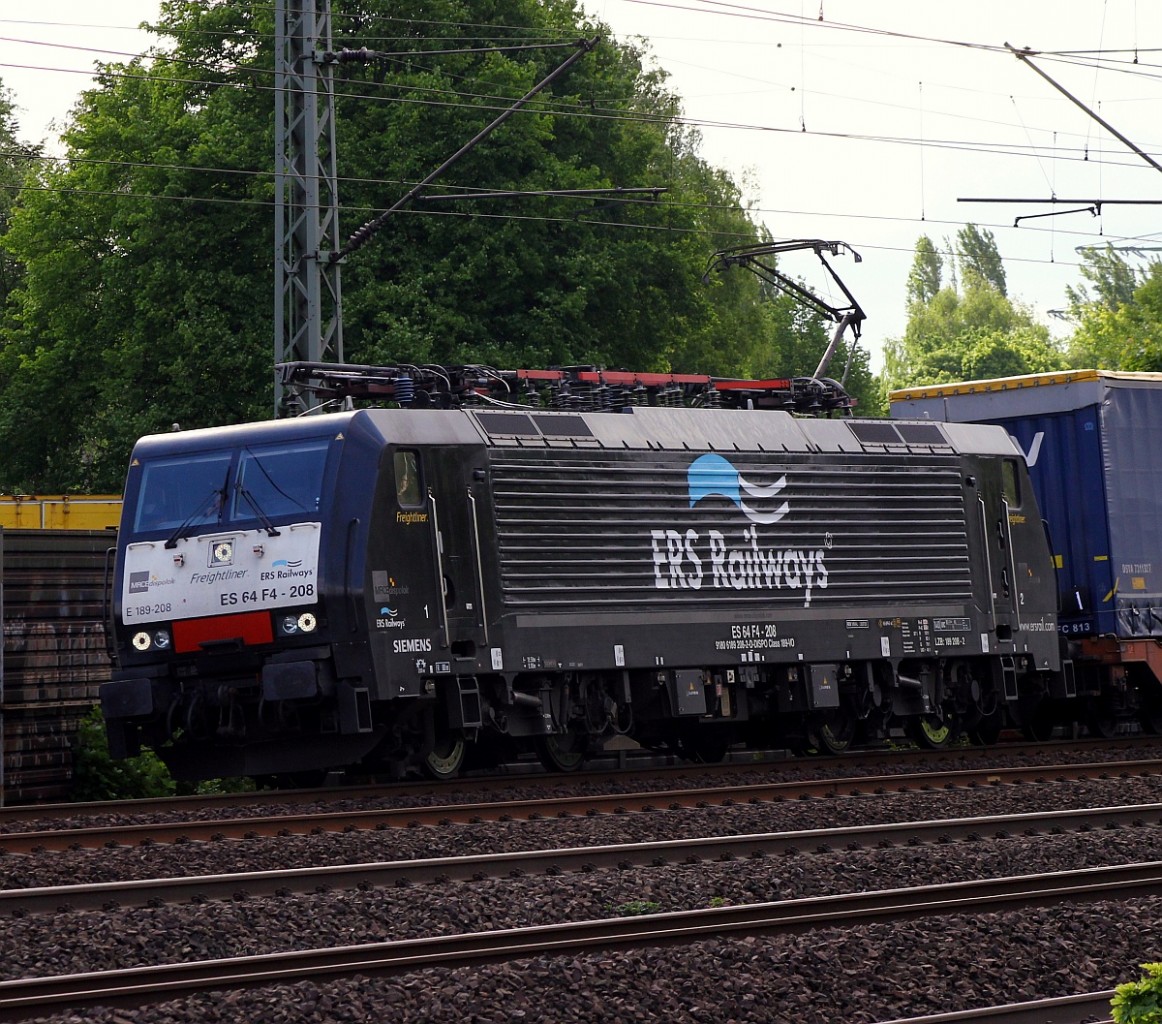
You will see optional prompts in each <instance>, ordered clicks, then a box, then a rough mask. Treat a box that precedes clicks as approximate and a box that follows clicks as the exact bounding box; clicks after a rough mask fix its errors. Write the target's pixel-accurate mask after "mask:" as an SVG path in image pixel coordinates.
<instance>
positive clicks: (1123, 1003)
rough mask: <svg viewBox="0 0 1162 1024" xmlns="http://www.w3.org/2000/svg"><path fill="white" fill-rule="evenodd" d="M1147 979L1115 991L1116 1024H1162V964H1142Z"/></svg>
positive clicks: (1114, 1009) (1114, 1013)
mask: <svg viewBox="0 0 1162 1024" xmlns="http://www.w3.org/2000/svg"><path fill="white" fill-rule="evenodd" d="M1142 970H1143V971H1144V972H1145V977H1143V978H1142V979H1141V980H1140V981H1129V982H1126V983H1125V984H1124V985H1119V986H1118V987H1117V989H1116V990H1115V991H1114V998H1113V1001H1112V1002H1111V1004H1110V1006H1111V1009H1112V1011H1113V1018H1114V1021H1115V1024H1162V964H1153V963H1151V964H1142Z"/></svg>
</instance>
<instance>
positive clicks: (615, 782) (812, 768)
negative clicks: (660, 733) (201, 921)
mask: <svg viewBox="0 0 1162 1024" xmlns="http://www.w3.org/2000/svg"><path fill="white" fill-rule="evenodd" d="M623 753H628V754H629V755H631V756H626V757H622V758H616V757H608V756H607V757H605V758H601V759H598V760H597V761H595V762H594V764H593V766H592V767H591V768H588V769H585V770H583V771H579V772H573V773H570V774H568V775H560V774H549V773H546V772H544V771H543V770H542V769H541V768H540V767H539V765H533V764H525V763H514V764H511V765H506V766H503V767H502V768H501V769H500V770H498V771H497V772H494V773H489V774H482V775H466V776H463V777H461V778H458V779H455V780H451V781H447V782H438V783H437V782H431V781H427V780H411V781H405V782H358V783H344V782H342V781H338V782H336V783H335V784H332V785H324V786H318V787H312V788H307V789H263V790H252V791H245V792H229V793H206V794H197V795H187V796H170V797H163V798H159V799H134V800H103V801H90V802H86V803H81V804H78V803H45V802H39V803H37V804H10V805H5V806H0V831H3V830H14V831H15V830H20V828H21V826H22V825H23V824H25V823H27V822H37V823H45V822H51V821H65V822H68V821H72V820H76V819H78V818H82V817H97V816H114V815H117V816H125V817H127V818H133V817H156V816H173V815H175V814H181V813H185V812H194V813H202V814H212V813H215V812H217V811H223V810H228V809H231V808H234V809H239V810H246V809H249V808H253V807H259V808H266V807H272V806H280V805H281V806H287V807H292V808H293V807H301V806H303V805H305V804H313V803H323V802H328V803H338V802H342V801H348V800H350V801H371V800H392V801H407V800H415V801H432V802H441V803H443V802H453V801H455V800H463V798H464V797H466V796H475V797H479V802H481V803H483V802H485V801H486V800H488V799H489V798H495V799H504V794H506V793H508V792H510V791H511V790H512V788H513V787H514V786H519V787H520V789H521V790H522V791H528V790H544V791H546V792H549V793H555V792H556V791H558V790H559V789H560V788H561V787H562V786H567V787H568V788H569V789H572V790H577V789H584V788H597V787H605V788H608V789H611V790H612V789H614V788H619V787H620V788H624V789H625V790H626V791H632V790H633V789H634V787H637V788H638V789H645V788H648V787H650V786H653V787H655V788H658V789H673V788H678V786H679V785H680V784H681V780H686V779H701V780H708V779H714V778H721V779H722V782H723V785H727V784H729V780H731V779H737V778H739V777H745V776H747V775H749V774H753V773H755V772H766V773H770V774H772V775H777V776H779V779H778V780H772V781H783V782H787V783H793V782H795V781H796V780H800V779H818V780H823V779H826V778H828V777H836V778H838V779H839V780H840V781H843V780H845V779H850V778H855V777H857V776H859V775H860V774H866V775H869V776H875V777H883V778H884V779H889V778H891V777H893V775H894V774H895V773H894V772H893V771H892V770H893V769H896V770H898V774H900V775H901V776H904V777H907V776H910V775H924V774H926V775H938V774H942V773H947V772H954V771H960V770H964V769H966V768H978V769H980V770H984V769H986V768H987V767H988V766H989V765H990V764H995V763H996V762H997V760H998V759H999V758H1004V759H1005V760H1006V761H1012V760H1019V759H1022V758H1028V759H1029V762H1030V767H1031V766H1032V764H1033V763H1034V762H1036V761H1037V760H1038V759H1039V758H1045V757H1047V756H1053V755H1054V754H1059V755H1060V756H1061V759H1062V763H1061V764H1054V763H1052V762H1047V763H1046V764H1045V765H1044V767H1043V769H1042V770H1043V771H1046V772H1051V771H1054V770H1064V767H1065V765H1064V761H1065V760H1066V759H1068V758H1071V757H1075V756H1077V755H1078V754H1087V755H1093V756H1094V757H1095V760H1094V761H1093V762H1091V763H1089V764H1088V765H1086V764H1085V763H1084V762H1077V761H1074V762H1070V764H1071V765H1072V766H1075V767H1077V768H1081V767H1087V768H1091V769H1093V770H1095V771H1097V772H1099V773H1100V772H1118V771H1122V770H1129V771H1135V772H1144V771H1146V770H1148V766H1149V765H1150V764H1154V765H1155V766H1156V767H1157V770H1158V771H1159V772H1160V773H1162V743H1160V742H1159V737H1157V736H1144V735H1141V736H1133V737H1127V738H1124V739H1120V740H1105V739H1093V738H1082V739H1078V740H1054V741H1050V742H1043V743H1036V744H1026V743H1015V742H1010V743H1003V744H998V745H995V746H991V747H961V746H957V747H950V748H948V749H946V750H936V751H933V750H920V749H914V750H898V749H892V750H860V751H857V752H853V753H849V754H843V755H838V756H829V757H820V756H812V757H794V756H791V755H789V754H787V753H786V752H784V751H738V752H735V753H733V754H732V755H731V756H730V759H729V760H727V761H725V762H723V763H720V764H692V763H691V762H689V761H684V760H680V759H678V758H675V757H671V756H665V755H654V754H649V753H647V752H642V751H631V752H623ZM1102 755H1107V756H1102ZM1118 755H1126V760H1124V761H1122V760H1117V757H1118Z"/></svg>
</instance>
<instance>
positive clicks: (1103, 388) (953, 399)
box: [890, 370, 1162, 696]
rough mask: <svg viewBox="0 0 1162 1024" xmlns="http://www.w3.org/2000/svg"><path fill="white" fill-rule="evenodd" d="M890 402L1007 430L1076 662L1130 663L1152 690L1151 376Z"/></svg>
mask: <svg viewBox="0 0 1162 1024" xmlns="http://www.w3.org/2000/svg"><path fill="white" fill-rule="evenodd" d="M890 399H891V414H892V417H893V418H897V419H930V420H942V421H946V422H962V423H965V422H967V423H995V424H999V425H1000V426H1003V427H1004V428H1005V429H1006V430H1007V431H1008V432H1009V434H1010V435H1011V436H1012V438H1013V440H1014V441H1015V442H1016V444H1017V445H1018V447H1019V448H1020V449H1021V451H1022V452H1023V453H1024V455H1025V460H1026V462H1027V463H1028V466H1029V475H1030V479H1031V480H1032V484H1033V488H1034V491H1035V493H1036V498H1037V504H1038V506H1039V507H1040V510H1041V515H1042V517H1043V520H1044V523H1045V528H1046V531H1047V534H1048V537H1049V544H1050V550H1051V551H1052V553H1053V560H1054V564H1055V567H1056V571H1057V572H1056V575H1057V590H1058V600H1059V628H1060V630H1061V633H1062V635H1063V637H1064V638H1065V639H1066V640H1067V641H1069V642H1070V650H1071V652H1072V653H1073V654H1074V655H1075V659H1074V661H1075V664H1077V665H1078V666H1092V665H1093V664H1095V663H1097V664H1100V665H1104V666H1106V669H1107V673H1106V674H1107V675H1108V674H1109V673H1110V672H1112V673H1114V674H1115V675H1116V674H1117V672H1118V671H1119V670H1129V671H1130V672H1131V674H1132V675H1133V674H1134V673H1137V675H1138V676H1139V677H1140V680H1139V681H1140V682H1142V681H1145V682H1148V683H1150V684H1151V685H1150V686H1149V687H1148V689H1156V688H1157V684H1158V681H1159V680H1162V373H1123V372H1115V371H1111V370H1074V371H1069V372H1064V373H1044V374H1031V375H1028V376H1022V377H1008V378H1004V379H999V380H982V381H968V382H965V383H959V384H940V385H931V386H928V387H919V388H908V389H904V390H900V391H894V392H892V393H891V395H890ZM1119 667H1120V668H1119ZM1151 676H1152V677H1153V679H1152V680H1151V679H1150V677H1151ZM1147 696H1148V693H1147Z"/></svg>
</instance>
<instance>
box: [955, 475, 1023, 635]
mask: <svg viewBox="0 0 1162 1024" xmlns="http://www.w3.org/2000/svg"><path fill="white" fill-rule="evenodd" d="M1022 476H1023V474H1022V473H1021V472H1020V470H1019V466H1018V464H1017V459H1016V457H1013V458H1007V457H1006V458H999V459H996V458H993V459H982V460H981V461H980V462H979V463H978V464H977V471H976V480H977V490H976V504H977V508H976V512H977V515H978V516H979V519H980V529H981V541H982V546H981V547H982V551H983V553H984V556H985V563H986V564H985V567H984V568H985V571H986V573H987V576H988V581H989V584H988V587H987V588H986V595H985V596H986V597H987V598H988V601H989V606H988V608H987V609H986V610H987V611H988V612H989V613H990V615H991V618H992V625H993V634H994V636H995V638H996V639H997V640H999V641H1002V642H1008V641H1011V640H1012V639H1013V638H1014V635H1015V634H1016V632H1017V631H1018V630H1020V628H1021V605H1022V603H1023V601H1024V594H1023V591H1022V585H1023V582H1024V581H1023V579H1022V578H1021V575H1020V573H1019V571H1018V565H1017V555H1016V546H1015V545H1014V543H1013V529H1014V527H1015V526H1018V525H1022V523H1021V522H1020V517H1021V516H1022V515H1024V513H1023V512H1022V511H1021V510H1022V508H1023V505H1024V503H1025V501H1026V497H1027V496H1026V494H1025V493H1024V492H1025V491H1026V490H1027V487H1026V486H1022ZM1026 480H1027V478H1026ZM970 515H971V510H970ZM1038 523H1039V521H1038Z"/></svg>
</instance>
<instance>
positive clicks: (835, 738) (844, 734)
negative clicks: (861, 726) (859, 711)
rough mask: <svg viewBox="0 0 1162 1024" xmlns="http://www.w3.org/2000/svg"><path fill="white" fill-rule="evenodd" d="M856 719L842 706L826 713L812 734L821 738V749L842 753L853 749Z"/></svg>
mask: <svg viewBox="0 0 1162 1024" xmlns="http://www.w3.org/2000/svg"><path fill="white" fill-rule="evenodd" d="M855 728H856V721H855V717H854V716H853V715H851V714H850V712H848V711H845V710H844V709H842V708H840V709H838V710H836V711H832V712H830V713H829V714H828V715H826V716H825V717H824V719H823V721H822V722H820V723H819V728H818V729H817V730H816V729H813V730H812V734H813V735H814V736H816V737H817V738H818V740H819V749H820V750H822V751H825V752H826V753H828V754H842V753H844V752H845V751H847V750H850V749H851V744H852V741H853V740H854V739H855Z"/></svg>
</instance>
